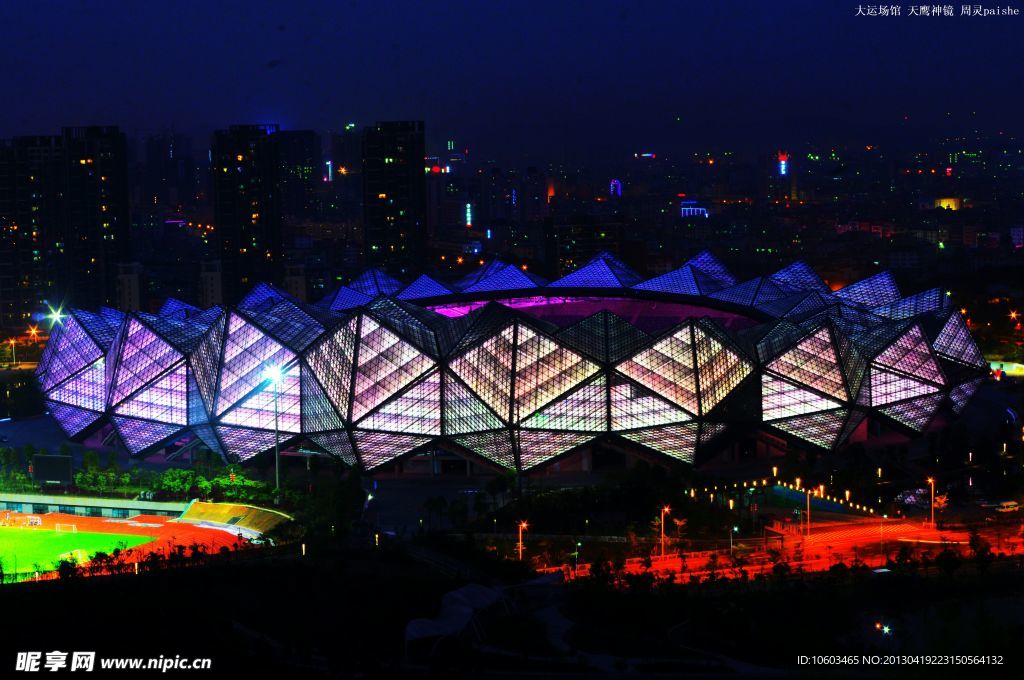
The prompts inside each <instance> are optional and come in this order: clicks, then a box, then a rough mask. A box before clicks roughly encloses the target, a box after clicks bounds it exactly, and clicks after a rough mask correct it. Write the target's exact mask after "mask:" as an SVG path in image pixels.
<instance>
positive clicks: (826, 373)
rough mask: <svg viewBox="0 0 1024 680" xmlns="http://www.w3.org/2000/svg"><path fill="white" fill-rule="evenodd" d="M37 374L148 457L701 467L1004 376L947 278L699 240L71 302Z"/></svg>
mask: <svg viewBox="0 0 1024 680" xmlns="http://www.w3.org/2000/svg"><path fill="white" fill-rule="evenodd" d="M53 322H54V323H53V326H54V327H53V329H52V332H51V337H50V340H49V343H48V345H47V347H46V349H45V352H44V354H43V357H42V359H41V361H40V364H39V367H38V370H37V379H38V382H39V385H40V387H41V389H42V391H43V393H44V396H45V399H46V402H47V406H48V410H49V412H50V413H51V414H52V415H53V417H54V418H55V419H56V420H57V421H58V422H59V424H60V426H61V427H62V428H63V430H64V431H65V432H66V433H67V435H68V436H69V437H72V438H77V439H82V438H85V437H87V436H92V435H95V434H96V433H101V434H103V435H104V436H106V437H110V438H116V439H117V440H119V441H120V443H121V444H123V446H124V448H125V449H127V451H128V452H130V453H131V454H133V455H137V456H144V455H151V454H153V453H155V452H158V451H160V450H161V449H163V450H166V451H172V450H174V451H178V450H181V449H183V448H187V447H189V446H195V445H199V444H203V445H205V446H207V447H209V448H210V449H211V450H212V451H214V452H216V453H218V454H219V455H221V456H222V457H223V458H225V459H227V460H231V461H245V460H248V459H250V458H252V457H253V456H256V455H258V454H260V453H262V452H265V451H269V450H273V449H274V447H275V444H276V443H277V444H280V446H282V447H285V446H292V447H303V448H304V449H306V450H311V451H316V452H318V453H321V452H322V453H326V454H329V455H331V456H334V457H336V458H338V459H340V460H342V461H344V462H345V463H346V464H348V465H353V466H360V467H361V468H362V469H364V470H366V471H376V470H381V469H383V468H385V467H386V466H389V465H392V464H394V463H395V462H396V461H399V460H402V459H405V458H406V457H409V456H412V455H415V454H418V453H422V452H424V451H444V452H448V453H455V454H457V455H459V456H462V457H466V458H468V459H469V460H473V461H477V462H480V463H482V464H484V465H486V466H490V467H497V468H500V469H506V470H516V471H520V472H526V471H531V470H534V469H539V468H542V467H544V466H547V465H549V464H551V463H553V462H556V461H560V460H563V459H565V458H566V457H567V456H569V455H572V454H574V453H576V452H580V451H586V450H587V449H588V447H593V446H597V445H598V444H599V443H602V442H603V443H616V442H617V443H618V444H620V445H623V446H630V447H639V449H642V450H643V451H644V452H645V455H650V456H655V457H662V458H665V459H667V460H675V461H682V462H684V463H688V464H694V463H699V462H700V461H701V456H702V455H705V453H704V452H706V451H710V450H713V449H714V447H715V446H716V442H721V441H723V438H724V437H727V433H729V432H730V431H733V432H735V431H751V430H754V431H761V432H765V433H770V434H771V436H773V437H777V438H779V439H781V440H783V441H786V442H792V443H793V444H795V445H797V446H801V447H813V448H816V449H819V450H826V451H832V450H836V449H837V448H839V447H841V446H843V445H844V443H845V442H847V441H848V440H849V439H850V437H851V435H853V434H854V433H857V432H860V433H861V434H862V435H863V433H864V432H865V431H867V430H868V428H867V427H866V424H867V423H868V422H874V423H881V424H882V425H884V426H885V427H886V428H888V429H891V430H898V431H900V432H902V433H904V434H907V435H913V434H914V433H920V432H922V431H924V430H925V429H926V428H927V427H928V426H929V424H930V423H931V422H932V420H933V418H934V417H935V416H936V414H938V413H940V412H941V411H943V410H944V409H945V410H947V411H951V412H952V413H954V414H955V413H959V412H960V411H961V410H962V409H963V408H964V406H965V405H966V403H967V402H968V400H969V399H970V398H971V396H972V395H973V393H974V392H975V390H976V389H977V388H978V386H979V385H980V383H981V381H982V380H983V378H984V376H985V375H986V374H987V364H986V363H985V361H984V359H983V358H982V355H981V353H980V352H979V350H978V347H977V345H976V344H975V342H974V340H973V339H972V338H971V335H970V332H969V329H968V327H967V325H966V324H965V322H964V320H963V319H962V317H961V315H960V314H959V313H958V312H956V311H954V310H952V309H951V308H950V304H949V302H948V298H947V296H946V295H944V294H943V292H942V291H940V290H938V289H933V290H929V291H925V292H922V293H917V294H913V295H909V296H906V297H905V296H904V295H903V294H902V293H901V292H900V290H899V289H898V288H897V286H896V283H895V281H894V279H893V277H892V275H891V274H889V273H888V272H882V273H878V274H876V275H874V276H871V277H870V278H867V279H864V280H862V281H859V282H856V283H853V284H850V285H847V286H845V287H842V288H839V289H838V290H832V289H831V288H830V287H829V286H828V285H827V284H826V283H825V282H824V281H823V280H822V279H821V278H820V277H819V276H818V275H817V274H816V273H815V272H814V271H813V270H812V269H811V268H810V267H809V266H808V265H806V264H805V263H802V262H797V263H794V264H792V265H790V266H787V267H785V268H784V269H782V270H780V271H778V272H776V273H774V274H772V275H769V276H759V277H755V278H752V279H749V280H742V281H741V280H739V279H737V278H736V277H735V276H734V275H733V274H732V273H731V272H729V271H728V270H727V269H726V267H725V266H723V265H722V263H721V262H720V261H719V260H717V259H716V258H715V257H714V256H713V255H711V254H709V253H707V252H704V253H701V254H699V255H697V256H696V257H694V258H692V259H691V260H689V261H687V262H686V263H685V264H683V265H682V266H681V267H679V268H678V269H675V270H673V271H670V272H668V273H665V274H662V275H660V276H656V277H654V278H651V279H648V280H644V279H643V278H642V277H641V276H639V275H638V274H637V273H635V272H634V271H632V270H631V269H630V268H629V267H628V266H626V265H625V264H623V263H622V262H621V261H620V260H618V259H617V258H615V257H614V256H612V255H610V254H608V253H601V254H600V255H598V256H597V257H595V258H594V259H593V260H591V261H590V262H589V263H588V264H586V265H584V266H582V267H581V268H579V269H578V270H576V271H575V272H573V273H571V274H569V275H567V276H565V277H563V278H560V279H558V280H555V281H552V282H546V281H543V280H541V279H540V278H539V277H537V276H535V275H533V274H531V273H527V272H526V271H524V269H522V268H519V267H516V266H514V265H510V264H506V263H503V262H499V261H492V262H490V263H488V264H487V265H486V266H483V267H482V268H481V269H480V270H479V271H476V272H475V273H473V274H472V275H470V276H467V277H465V278H463V279H461V280H459V281H456V282H452V283H445V282H442V281H439V280H436V279H434V278H431V277H429V276H426V275H424V276H420V277H419V278H417V279H416V280H414V281H412V282H410V283H403V282H400V281H398V280H396V279H394V278H391V277H389V276H387V275H386V274H384V273H383V272H381V271H379V270H371V271H368V272H366V273H364V274H363V275H361V276H360V277H358V278H356V279H355V280H354V281H352V282H351V283H350V284H349V285H347V286H342V287H340V288H338V289H337V290H335V291H334V292H332V293H331V294H330V295H329V296H327V297H326V298H325V299H323V300H321V301H319V302H318V303H316V304H305V303H303V302H299V301H298V300H296V299H294V298H292V297H291V296H289V295H287V294H286V293H284V292H282V291H280V290H278V289H276V288H274V287H272V286H270V285H267V284H259V285H257V286H256V287H255V288H254V289H253V290H252V291H251V292H250V293H249V294H248V295H247V296H246V297H245V298H244V299H243V300H242V301H241V302H240V303H239V304H238V305H236V306H233V307H230V308H220V307H213V308H210V309H207V310H199V309H196V308H195V307H192V306H190V305H188V304H186V303H183V302H181V301H178V300H174V299H171V300H168V301H167V302H166V303H165V304H164V306H163V308H162V309H161V310H160V312H159V313H157V314H148V313H140V312H135V313H128V314H124V313H121V312H118V311H115V310H112V309H106V308H104V309H101V310H99V311H95V312H92V311H82V310H67V311H59V312H57V313H56V314H55V315H54V317H53Z"/></svg>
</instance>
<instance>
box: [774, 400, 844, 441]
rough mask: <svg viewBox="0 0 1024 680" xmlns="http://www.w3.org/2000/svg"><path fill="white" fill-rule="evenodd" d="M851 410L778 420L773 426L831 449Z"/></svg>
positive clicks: (822, 412)
mask: <svg viewBox="0 0 1024 680" xmlns="http://www.w3.org/2000/svg"><path fill="white" fill-rule="evenodd" d="M848 415H849V411H847V410H846V409H836V410H833V411H821V412H818V413H810V414H808V415H803V416H796V417H794V418H786V419H785V420H777V421H774V422H773V423H772V426H773V427H776V428H778V429H779V430H782V431H783V432H785V433H787V434H790V435H792V436H794V437H798V438H800V439H803V440H804V441H807V442H810V443H812V444H815V445H817V446H820V447H822V448H824V449H831V448H832V447H833V446H835V444H836V442H837V440H838V439H839V435H840V433H841V432H842V431H843V426H844V425H845V424H846V418H847V416H848Z"/></svg>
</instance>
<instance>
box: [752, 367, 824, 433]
mask: <svg viewBox="0 0 1024 680" xmlns="http://www.w3.org/2000/svg"><path fill="white" fill-rule="evenodd" d="M840 406H842V404H841V403H840V402H838V401H836V400H834V399H829V398H828V397H825V396H823V395H821V394H818V393H817V392H812V391H811V390H808V389H806V388H804V387H800V386H798V385H795V384H793V383H791V382H789V381H787V380H782V379H781V378H776V377H775V376H773V375H771V374H770V373H765V374H763V375H762V376H761V413H762V416H761V417H762V419H763V420H764V421H765V422H768V421H774V420H779V419H781V418H792V417H793V416H802V415H806V414H808V413H814V412H817V411H829V410H832V409H835V408H838V407H840Z"/></svg>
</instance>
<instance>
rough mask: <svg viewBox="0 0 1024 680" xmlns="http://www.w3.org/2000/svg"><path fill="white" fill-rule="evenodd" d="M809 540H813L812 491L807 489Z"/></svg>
mask: <svg viewBox="0 0 1024 680" xmlns="http://www.w3.org/2000/svg"><path fill="white" fill-rule="evenodd" d="M807 540H811V490H810V489H807Z"/></svg>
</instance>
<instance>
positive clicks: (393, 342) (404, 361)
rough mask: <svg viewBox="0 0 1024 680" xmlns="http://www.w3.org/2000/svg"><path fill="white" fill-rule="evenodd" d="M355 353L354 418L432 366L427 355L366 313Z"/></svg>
mask: <svg viewBox="0 0 1024 680" xmlns="http://www.w3.org/2000/svg"><path fill="white" fill-rule="evenodd" d="M357 356H358V362H359V363H358V365H357V366H356V372H355V385H354V387H353V391H352V396H353V398H352V419H353V420H358V419H359V418H362V417H363V416H364V415H366V414H367V413H369V412H370V411H372V410H373V409H374V408H376V407H377V406H379V405H380V404H382V403H383V402H384V401H385V400H386V399H388V398H389V397H391V396H392V395H394V394H395V393H397V392H398V391H399V390H401V389H402V388H404V387H405V386H407V385H409V384H410V383H412V381H413V380H415V379H416V378H418V377H420V376H421V375H423V374H424V373H426V372H427V371H428V370H429V369H430V368H431V367H432V366H433V365H434V362H433V360H432V359H431V358H430V357H428V356H426V355H425V354H423V353H422V352H420V351H419V350H418V349H416V348H415V347H413V346H412V345H411V344H410V343H408V342H406V341H405V340H403V339H401V338H400V337H399V336H398V335H396V334H395V333H394V332H392V331H391V330H389V329H387V328H385V327H384V326H381V325H380V324H378V323H377V322H376V321H374V320H373V319H372V318H371V317H369V316H363V317H362V324H361V327H360V338H359V353H358V355H357Z"/></svg>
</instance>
